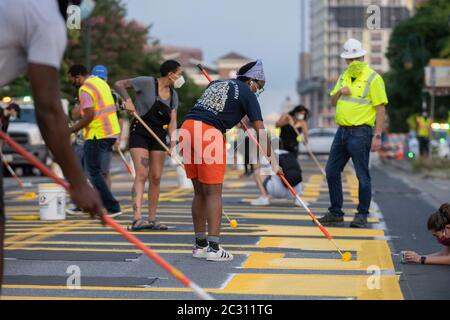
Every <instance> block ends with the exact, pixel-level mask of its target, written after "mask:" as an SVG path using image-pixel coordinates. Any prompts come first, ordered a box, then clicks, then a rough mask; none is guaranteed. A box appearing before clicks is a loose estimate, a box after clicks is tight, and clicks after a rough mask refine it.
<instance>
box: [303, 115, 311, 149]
mask: <svg viewBox="0 0 450 320" xmlns="http://www.w3.org/2000/svg"><path fill="white" fill-rule="evenodd" d="M302 132H303V144H304V145H305V146H306V145H307V144H308V141H309V136H308V123H307V122H306V121H302Z"/></svg>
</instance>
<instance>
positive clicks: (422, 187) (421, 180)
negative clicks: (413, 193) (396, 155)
mask: <svg viewBox="0 0 450 320" xmlns="http://www.w3.org/2000/svg"><path fill="white" fill-rule="evenodd" d="M376 166H377V167H378V168H379V169H381V170H383V171H386V173H387V174H389V175H391V176H394V177H397V178H399V179H402V181H403V182H405V183H406V184H407V185H408V186H410V187H412V188H415V189H417V190H419V191H421V192H422V193H423V194H424V195H425V199H426V200H427V201H428V202H429V203H430V204H431V205H432V206H433V207H438V206H440V205H441V204H443V203H445V202H450V179H446V178H445V177H443V176H442V175H440V174H439V172H427V173H417V172H414V170H413V167H412V165H411V163H410V162H409V161H407V160H403V161H389V162H385V163H384V164H383V163H378V164H376Z"/></svg>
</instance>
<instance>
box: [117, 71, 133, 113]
mask: <svg viewBox="0 0 450 320" xmlns="http://www.w3.org/2000/svg"><path fill="white" fill-rule="evenodd" d="M132 87H133V86H132V85H131V82H130V80H129V79H125V80H119V81H117V82H116V83H115V84H114V89H116V91H117V93H118V94H119V95H120V96H121V97H122V99H123V100H124V101H125V107H126V110H127V111H128V112H131V113H132V112H136V107H135V106H134V104H133V101H132V100H131V97H130V95H129V94H128V91H127V89H129V88H132Z"/></svg>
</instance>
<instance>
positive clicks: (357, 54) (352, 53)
mask: <svg viewBox="0 0 450 320" xmlns="http://www.w3.org/2000/svg"><path fill="white" fill-rule="evenodd" d="M366 54H367V51H366V50H364V49H363V47H362V44H361V42H359V41H358V40H356V39H349V40H348V41H347V42H346V43H345V44H344V52H342V54H341V58H342V59H356V58H361V57H364V56H365V55H366Z"/></svg>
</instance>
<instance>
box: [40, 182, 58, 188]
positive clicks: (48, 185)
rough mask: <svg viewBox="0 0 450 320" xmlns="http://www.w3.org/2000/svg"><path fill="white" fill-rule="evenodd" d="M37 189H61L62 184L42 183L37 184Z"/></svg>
mask: <svg viewBox="0 0 450 320" xmlns="http://www.w3.org/2000/svg"><path fill="white" fill-rule="evenodd" d="M38 187H39V189H61V188H62V186H60V185H59V184H56V183H42V184H39V185H38Z"/></svg>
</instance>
